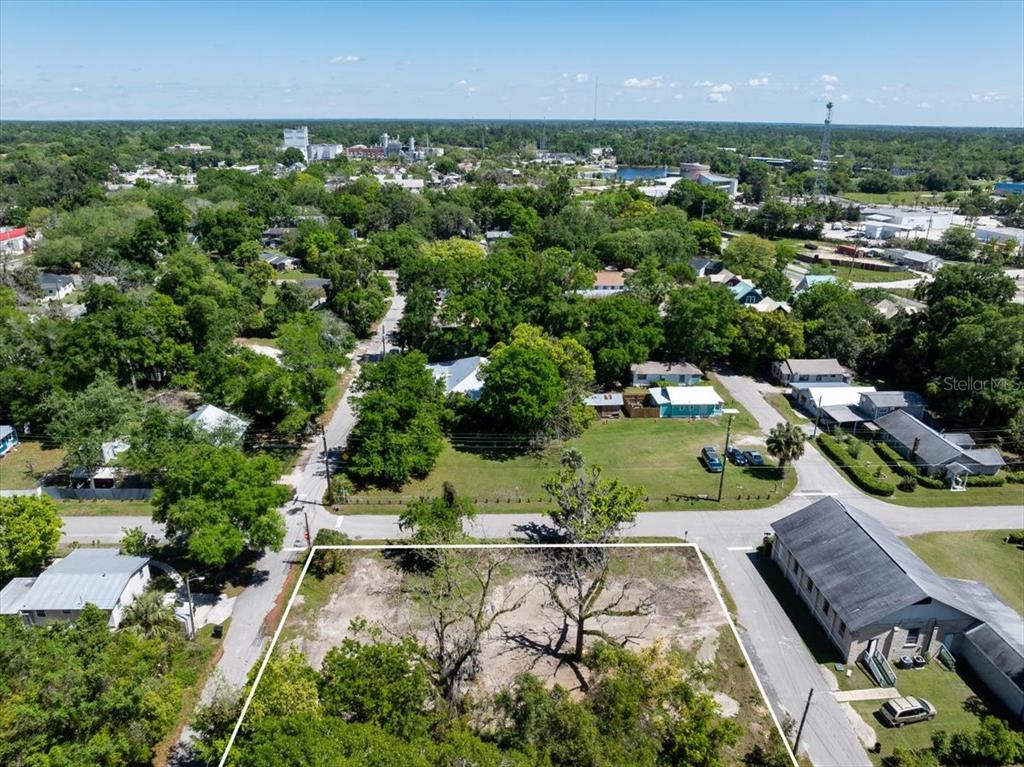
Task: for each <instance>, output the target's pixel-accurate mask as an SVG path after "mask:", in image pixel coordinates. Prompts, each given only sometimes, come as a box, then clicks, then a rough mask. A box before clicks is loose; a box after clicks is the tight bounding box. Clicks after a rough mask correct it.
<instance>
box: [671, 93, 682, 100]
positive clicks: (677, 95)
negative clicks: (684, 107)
mask: <svg viewBox="0 0 1024 767" xmlns="http://www.w3.org/2000/svg"><path fill="white" fill-rule="evenodd" d="M672 98H674V99H675V100H676V101H682V100H683V94H682V93H677V94H676V95H675V96H673V97H672Z"/></svg>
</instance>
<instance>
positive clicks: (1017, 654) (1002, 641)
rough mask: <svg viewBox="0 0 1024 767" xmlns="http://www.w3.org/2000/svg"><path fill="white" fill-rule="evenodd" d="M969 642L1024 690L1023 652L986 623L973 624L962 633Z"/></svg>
mask: <svg viewBox="0 0 1024 767" xmlns="http://www.w3.org/2000/svg"><path fill="white" fill-rule="evenodd" d="M964 636H965V637H967V638H969V639H970V640H971V643H972V644H973V645H974V646H975V647H977V648H978V649H979V650H981V652H982V653H983V654H984V655H985V657H986V658H988V659H989V660H990V661H992V664H993V665H994V666H995V667H996V668H998V669H999V670H1000V671H1002V672H1003V673H1004V674H1006V676H1008V677H1009V678H1010V681H1011V682H1013V683H1014V684H1015V685H1017V687H1019V688H1020V689H1021V690H1024V654H1022V653H1021V650H1020V648H1019V647H1014V646H1013V645H1012V644H1010V642H1008V641H1006V638H1004V637H1003V636H1001V635H1000V634H999V632H997V631H996V630H995V629H994V628H992V626H990V625H989V624H988V623H982V624H981V625H979V626H975V627H974V628H972V629H971V630H969V631H967V632H966V633H965V634H964Z"/></svg>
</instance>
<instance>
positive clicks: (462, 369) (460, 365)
mask: <svg viewBox="0 0 1024 767" xmlns="http://www.w3.org/2000/svg"><path fill="white" fill-rule="evenodd" d="M486 363H487V358H486V357H479V356H478V357H462V358H461V359H457V360H450V361H448V362H437V363H434V364H432V365H427V370H429V371H430V372H431V374H432V375H433V376H434V378H435V379H437V380H438V381H441V382H442V383H443V384H444V393H445V394H452V393H458V394H465V395H466V396H467V397H469V398H470V399H480V395H481V394H483V392H484V382H483V379H482V378H481V377H480V368H481V366H483V365H484V364H486Z"/></svg>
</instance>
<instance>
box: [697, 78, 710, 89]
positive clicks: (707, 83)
mask: <svg viewBox="0 0 1024 767" xmlns="http://www.w3.org/2000/svg"><path fill="white" fill-rule="evenodd" d="M712 85H714V83H713V82H711V81H710V80H701V81H699V82H696V83H694V84H693V87H694V88H710V87H711V86H712Z"/></svg>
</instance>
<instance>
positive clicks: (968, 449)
mask: <svg viewBox="0 0 1024 767" xmlns="http://www.w3.org/2000/svg"><path fill="white" fill-rule="evenodd" d="M875 425H876V426H877V427H878V430H879V436H880V438H881V439H882V440H883V441H884V442H885V443H886V444H888V445H891V446H892V448H893V449H894V450H896V452H898V453H899V454H900V455H902V456H903V457H904V458H906V459H907V460H908V461H910V462H911V463H913V464H915V465H916V466H917V467H918V469H920V470H921V471H922V472H924V473H925V474H927V475H928V476H930V477H939V478H944V479H947V480H948V481H949V482H950V484H951V486H952V487H953V488H955V489H959V488H961V487H963V483H964V481H965V480H966V478H967V477H968V476H969V475H972V474H996V473H998V471H999V470H1000V469H1001V468H1003V467H1004V466H1005V465H1006V462H1005V461H1004V460H1003V457H1002V455H1000V453H999V451H998V450H996V449H995V448H991V447H977V446H976V445H975V444H974V440H973V439H971V438H970V436H969V435H966V434H952V433H951V434H941V433H939V432H938V431H936V430H935V429H933V428H931V427H930V426H926V425H925V424H924V423H922V422H921V421H919V420H918V419H917V418H915V417H914V416H912V415H911V414H910V413H908V412H906V411H904V410H894V411H893V412H891V413H888V414H886V415H883V416H882V417H881V418H878V419H876V420H875Z"/></svg>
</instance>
